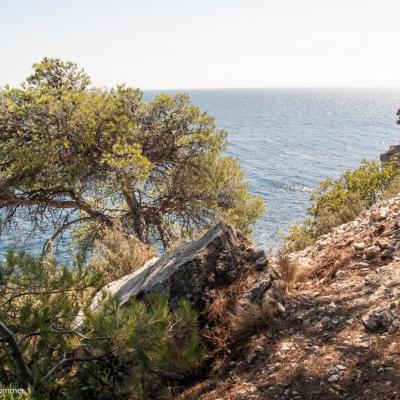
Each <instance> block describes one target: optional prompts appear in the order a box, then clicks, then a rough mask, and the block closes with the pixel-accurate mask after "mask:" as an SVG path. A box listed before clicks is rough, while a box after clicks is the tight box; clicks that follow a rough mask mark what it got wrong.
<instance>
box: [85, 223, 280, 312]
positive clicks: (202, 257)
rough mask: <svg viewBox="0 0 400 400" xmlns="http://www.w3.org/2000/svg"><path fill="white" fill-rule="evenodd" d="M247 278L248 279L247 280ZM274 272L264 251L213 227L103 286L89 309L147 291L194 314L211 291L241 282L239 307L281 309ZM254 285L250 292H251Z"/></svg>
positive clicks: (227, 229) (236, 234)
mask: <svg viewBox="0 0 400 400" xmlns="http://www.w3.org/2000/svg"><path fill="white" fill-rule="evenodd" d="M249 276H251V279H250V278H249ZM279 278H280V277H279V274H277V272H276V271H272V270H270V269H269V268H268V259H267V257H266V255H265V252H264V251H262V250H256V249H255V248H254V247H253V246H252V244H251V243H250V242H249V241H248V240H247V239H246V238H245V237H244V236H243V235H242V234H241V233H240V232H239V231H237V230H236V229H234V228H232V227H230V226H228V225H225V224H222V223H220V224H218V225H216V226H214V227H213V228H211V229H210V230H209V231H208V232H207V233H206V234H205V235H204V236H203V237H202V238H200V239H199V240H196V241H194V242H192V243H190V244H187V245H185V246H183V247H181V248H179V249H177V250H176V251H173V252H171V253H170V254H166V255H164V256H163V257H162V258H160V259H157V258H156V259H153V260H150V261H148V262H147V263H146V264H145V265H144V266H143V267H142V268H140V269H138V270H137V271H135V272H133V273H132V274H130V275H127V276H124V277H123V278H121V279H119V280H117V281H114V282H112V283H110V284H108V285H107V286H105V287H104V288H103V289H102V290H101V291H100V292H99V293H97V295H96V296H95V297H94V299H93V301H92V304H91V309H92V310H93V311H96V309H98V308H99V306H100V305H101V300H102V298H103V296H104V294H105V293H110V294H111V295H113V296H118V297H119V299H120V301H121V303H122V304H127V303H129V301H130V299H132V298H133V297H135V298H137V299H141V298H143V296H144V295H146V294H147V293H149V292H153V291H157V292H167V293H168V295H169V305H170V308H171V309H172V310H173V309H176V307H177V306H178V304H179V302H180V300H181V299H183V298H185V299H188V300H189V301H190V303H191V304H192V306H193V307H194V308H195V309H196V311H197V312H200V313H201V312H202V311H204V310H205V309H206V308H207V307H208V306H209V305H210V304H211V303H212V302H213V301H214V299H215V298H216V293H218V292H219V291H220V290H224V288H227V287H229V286H230V285H232V284H233V283H234V282H235V284H236V285H238V281H239V283H240V280H242V281H243V285H242V284H241V283H240V284H239V285H238V286H239V287H241V286H243V287H242V289H243V290H241V291H240V292H241V294H240V296H241V298H238V299H237V304H238V305H239V304H240V308H241V309H243V307H244V308H245V306H246V303H247V304H248V303H252V302H254V303H261V302H263V301H264V302H266V304H267V305H268V307H271V308H273V307H275V306H276V309H277V310H278V311H282V310H283V305H282V302H283V300H282V298H281V295H280V290H279V287H280V285H279V284H277V282H274V281H279ZM253 286H254V288H253Z"/></svg>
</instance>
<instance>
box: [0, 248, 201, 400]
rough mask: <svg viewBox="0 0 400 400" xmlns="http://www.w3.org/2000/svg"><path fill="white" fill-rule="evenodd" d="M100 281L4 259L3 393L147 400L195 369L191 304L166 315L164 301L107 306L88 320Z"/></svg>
mask: <svg viewBox="0 0 400 400" xmlns="http://www.w3.org/2000/svg"><path fill="white" fill-rule="evenodd" d="M100 272H101V271H100ZM99 279H101V274H99V273H98V271H93V270H92V269H91V268H90V267H82V266H80V265H72V266H60V265H58V264H57V263H56V262H55V261H54V260H53V259H51V258H49V257H42V258H38V259H34V258H32V257H30V256H28V255H26V254H24V253H16V252H9V253H8V254H7V257H6V260H5V262H4V263H3V264H0V309H1V314H0V359H1V362H0V382H1V385H2V386H3V387H10V388H25V389H27V390H30V392H27V393H30V394H29V396H30V397H27V398H32V399H64V398H66V399H83V398H96V399H117V398H120V399H147V398H149V396H150V393H151V395H154V396H155V395H156V394H157V393H158V392H159V390H160V389H161V384H162V382H163V379H164V378H165V377H171V376H172V377H176V376H177V374H178V375H179V374H185V373H186V372H187V371H188V370H190V369H191V368H194V367H195V366H196V365H197V364H198V363H199V362H200V360H201V359H202V357H203V356H204V353H205V347H204V345H203V344H202V342H201V339H200V336H199V334H198V329H197V316H196V313H195V312H194V311H193V310H192V308H191V306H190V305H189V303H187V302H186V301H182V302H181V304H180V307H179V308H178V309H177V310H176V311H174V312H171V311H170V310H169V308H168V297H167V296H166V295H164V294H151V295H149V296H147V297H145V298H144V299H143V300H141V301H136V300H133V301H132V302H131V304H130V306H124V307H121V306H120V304H119V302H118V300H117V299H115V298H105V299H104V301H103V304H102V307H101V310H99V311H98V312H97V313H93V312H90V311H89V310H88V309H87V306H88V304H89V302H90V299H91V298H92V295H93V292H94V290H95V289H96V287H97V286H98V283H99ZM82 309H83V310H84V313H85V323H84V325H83V326H80V327H77V324H76V321H77V319H76V318H77V316H78V314H79V312H80V311H81V310H82ZM28 388H29V389H28Z"/></svg>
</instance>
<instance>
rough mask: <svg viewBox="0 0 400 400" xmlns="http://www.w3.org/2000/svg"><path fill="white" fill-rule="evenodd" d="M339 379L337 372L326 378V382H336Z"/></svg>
mask: <svg viewBox="0 0 400 400" xmlns="http://www.w3.org/2000/svg"><path fill="white" fill-rule="evenodd" d="M338 379H339V375H338V374H333V375H331V376H330V377H329V378H328V382H329V383H335V382H337V381H338Z"/></svg>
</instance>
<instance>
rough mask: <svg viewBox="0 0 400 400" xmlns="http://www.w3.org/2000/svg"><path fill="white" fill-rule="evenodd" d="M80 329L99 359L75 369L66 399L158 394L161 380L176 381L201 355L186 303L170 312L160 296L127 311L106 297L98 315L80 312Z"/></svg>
mask: <svg viewBox="0 0 400 400" xmlns="http://www.w3.org/2000/svg"><path fill="white" fill-rule="evenodd" d="M85 331H87V332H90V333H88V335H89V340H88V342H87V344H89V345H90V352H91V353H92V354H93V355H96V354H100V355H104V357H101V358H99V359H98V360H96V361H95V362H93V363H87V364H82V365H79V368H78V369H76V370H75V372H74V378H73V379H72V380H71V385H70V386H69V387H68V388H67V390H68V391H71V392H70V394H73V396H72V398H96V399H116V398H129V399H135V400H136V399H140V400H142V399H148V398H149V396H150V393H151V394H152V395H156V393H157V392H159V391H162V380H163V378H165V377H167V378H182V375H181V374H184V373H185V372H187V371H189V370H190V369H192V368H194V367H195V366H196V365H198V363H199V362H200V361H201V360H202V358H203V356H204V355H205V346H204V345H203V344H202V342H201V339H200V337H199V335H198V332H197V316H196V313H195V312H194V311H193V309H192V308H191V306H190V304H189V303H188V302H187V301H185V300H183V301H181V303H180V305H179V308H178V309H177V310H176V311H174V312H171V311H169V309H168V297H167V296H166V295H164V294H159V293H153V294H150V295H148V296H147V297H145V298H144V300H143V301H137V300H135V299H133V300H132V301H131V304H130V305H129V306H128V307H121V306H120V305H119V302H118V300H116V299H113V298H107V299H105V300H104V303H103V311H101V312H98V313H96V314H94V313H92V312H89V311H87V312H86V326H85ZM99 338H100V339H99ZM104 338H107V340H104Z"/></svg>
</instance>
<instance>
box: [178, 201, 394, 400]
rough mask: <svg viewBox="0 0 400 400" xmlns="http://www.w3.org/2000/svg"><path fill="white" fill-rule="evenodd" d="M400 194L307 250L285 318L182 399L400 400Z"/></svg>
mask: <svg viewBox="0 0 400 400" xmlns="http://www.w3.org/2000/svg"><path fill="white" fill-rule="evenodd" d="M399 248H400V196H397V197H395V198H393V199H390V200H388V201H385V202H382V203H380V204H377V205H376V206H374V207H373V208H372V209H371V210H369V211H367V212H364V213H363V214H362V215H360V217H359V218H358V219H357V220H355V221H353V222H350V223H348V224H346V225H342V226H341V227H339V228H336V229H335V230H334V232H332V233H331V234H329V235H325V236H323V237H321V238H320V239H319V240H318V242H317V243H316V244H315V245H314V246H312V247H310V248H308V249H306V250H303V251H302V252H298V253H293V254H291V258H292V259H293V260H294V261H295V262H296V263H298V265H299V266H300V268H301V269H304V270H307V271H308V276H307V278H306V280H305V281H304V282H302V283H301V284H299V285H298V287H297V288H296V289H295V290H293V291H292V292H291V293H290V295H289V296H288V298H287V301H286V312H285V314H284V315H282V316H280V317H278V318H275V319H273V320H272V321H270V323H269V324H268V326H266V327H265V328H263V329H261V330H259V331H258V332H257V334H255V335H253V336H252V337H251V338H250V339H249V340H246V341H243V342H242V343H237V346H236V348H235V349H233V350H232V353H231V354H230V357H229V359H228V361H227V365H226V369H221V371H222V370H224V371H223V372H221V374H219V375H218V374H215V375H214V376H213V377H211V378H210V377H209V378H208V379H207V380H205V381H202V382H199V383H197V384H195V385H194V386H192V387H190V388H189V389H187V390H186V391H185V392H184V393H183V394H182V396H181V397H180V398H181V399H185V400H189V399H193V400H194V399H204V400H211V399H213V400H217V399H220V400H228V399H229V400H236V399H237V400H239V399H349V400H350V399H363V400H364V399H400V251H399Z"/></svg>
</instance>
